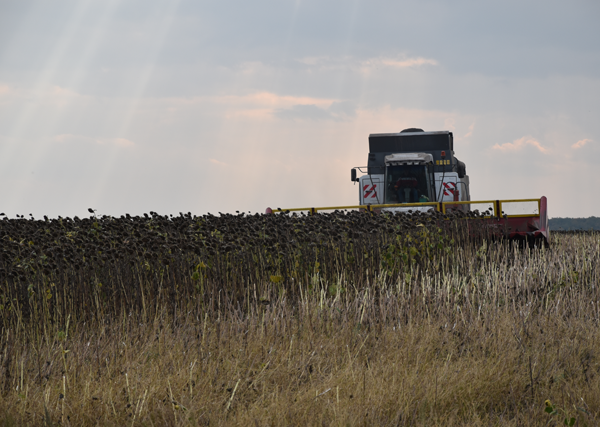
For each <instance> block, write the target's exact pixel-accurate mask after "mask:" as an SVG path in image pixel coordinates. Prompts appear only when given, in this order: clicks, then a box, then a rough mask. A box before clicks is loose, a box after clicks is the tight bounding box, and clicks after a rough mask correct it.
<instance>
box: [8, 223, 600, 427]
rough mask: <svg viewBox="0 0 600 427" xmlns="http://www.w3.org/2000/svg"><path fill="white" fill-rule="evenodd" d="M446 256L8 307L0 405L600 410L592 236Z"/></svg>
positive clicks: (395, 412)
mask: <svg viewBox="0 0 600 427" xmlns="http://www.w3.org/2000/svg"><path fill="white" fill-rule="evenodd" d="M439 263H440V265H441V267H440V268H437V269H431V270H430V269H428V270H427V271H424V272H421V271H419V270H418V268H417V267H416V266H415V267H414V268H413V270H412V271H410V272H405V273H400V274H399V275H398V276H397V277H395V278H394V280H389V279H390V278H389V277H385V278H383V277H379V278H378V277H374V278H371V285H370V286H367V287H363V288H361V289H355V288H353V287H352V286H347V284H346V283H345V282H344V278H343V277H340V278H339V280H338V282H337V283H334V284H332V283H322V282H320V281H319V280H318V276H313V277H312V278H310V283H302V284H300V283H299V284H298V288H299V289H303V291H302V292H300V296H299V297H298V298H296V297H295V298H290V297H289V296H288V294H286V292H281V288H280V287H278V286H277V284H270V285H266V284H263V286H264V287H261V288H260V289H263V290H262V291H261V295H256V296H255V298H253V299H251V298H248V299H247V301H248V305H247V306H246V307H240V306H239V305H237V306H236V305H234V304H229V305H225V303H223V306H218V307H217V309H216V310H213V311H207V310H206V309H204V308H203V306H202V305H199V304H195V303H194V301H180V302H179V306H178V307H173V306H172V305H170V304H167V303H164V304H163V303H161V300H160V299H154V300H150V301H148V302H147V304H146V306H145V308H144V310H136V311H133V312H121V314H120V315H119V316H118V317H116V318H109V317H102V316H101V315H97V316H95V317H94V319H92V320H89V321H86V322H85V323H83V322H79V321H77V322H76V321H70V320H67V321H65V322H53V321H48V322H41V323H40V322H38V323H33V322H32V321H28V320H23V321H22V322H20V323H17V324H13V323H11V324H10V325H8V326H6V324H5V327H4V328H3V330H2V337H1V338H0V393H2V399H1V400H0V414H3V415H0V421H2V422H3V423H4V425H24V424H33V425H44V424H46V425H50V424H52V425H126V424H129V425H548V424H550V425H552V423H555V425H559V424H560V425H562V423H563V419H564V418H565V417H568V418H571V417H575V418H576V425H596V424H597V419H598V418H599V417H600V357H599V356H600V354H599V352H600V350H599V349H600V329H599V328H598V321H599V317H600V313H599V309H598V302H599V301H600V298H598V297H599V292H598V285H599V284H600V280H599V279H600V272H599V271H600V270H599V269H598V268H597V267H596V266H597V265H598V263H600V236H599V235H598V234H584V235H560V236H556V235H555V236H554V237H553V246H552V248H551V249H550V250H544V249H542V250H537V251H531V252H530V251H520V250H518V249H517V248H514V247H510V246H509V245H506V244H495V245H491V246H490V247H489V248H486V247H472V248H471V247H465V248H463V249H459V250H457V251H456V252H453V253H452V254H450V255H448V256H447V257H445V258H441V259H440V260H439ZM309 285H310V291H309V290H308V289H309ZM253 292H255V288H254V287H250V288H249V289H248V293H249V294H250V293H253ZM249 301H254V303H250V302H249ZM144 313H145V314H144ZM66 318H67V319H69V317H68V315H67V317H66ZM547 399H549V400H550V401H551V402H552V404H554V406H555V408H556V409H557V410H558V413H557V414H556V415H549V414H547V413H545V412H544V408H545V405H544V401H545V400H547Z"/></svg>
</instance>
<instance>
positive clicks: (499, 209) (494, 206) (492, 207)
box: [267, 199, 541, 218]
mask: <svg viewBox="0 0 600 427" xmlns="http://www.w3.org/2000/svg"><path fill="white" fill-rule="evenodd" d="M533 202H535V203H536V205H537V209H535V210H534V211H533V212H530V213H518V214H510V213H505V212H504V211H503V207H507V206H509V205H510V204H511V203H512V204H515V203H518V204H520V205H523V204H531V203H533ZM459 205H470V206H469V207H468V210H470V211H473V210H475V209H473V205H487V206H488V207H487V209H485V210H480V212H483V213H485V212H489V213H490V214H491V215H486V216H485V217H488V218H491V217H496V218H528V217H539V216H540V212H541V199H511V200H469V201H464V202H463V201H461V202H459V201H451V202H427V203H394V204H376V205H370V204H368V205H353V206H327V207H318V208H316V207H311V208H293V209H281V208H277V209H271V208H267V213H275V212H307V213H308V214H309V215H314V214H316V213H318V212H321V211H336V210H338V211H339V210H352V209H357V210H365V211H367V212H373V211H377V210H381V209H383V208H396V207H398V208H409V209H410V208H418V207H431V208H433V209H434V210H436V211H438V212H442V213H444V214H445V213H446V212H447V211H450V210H452V209H458V206H459ZM507 209H508V208H507ZM478 210H479V209H478Z"/></svg>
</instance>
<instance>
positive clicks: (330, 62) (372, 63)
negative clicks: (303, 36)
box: [296, 56, 439, 72]
mask: <svg viewBox="0 0 600 427" xmlns="http://www.w3.org/2000/svg"><path fill="white" fill-rule="evenodd" d="M296 61H297V62H299V63H301V64H304V65H307V66H309V67H313V68H314V67H316V68H320V69H352V68H354V69H360V70H361V71H363V72H365V71H370V70H373V69H377V68H397V69H402V68H419V67H422V66H424V65H433V66H437V65H439V63H438V61H436V60H435V59H430V58H423V57H416V58H409V57H407V56H401V57H400V58H389V57H385V56H377V57H372V58H367V59H363V60H360V59H358V58H355V57H352V56H339V57H330V56H316V57H305V58H300V59H297V60H296Z"/></svg>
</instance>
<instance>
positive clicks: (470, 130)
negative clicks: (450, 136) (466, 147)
mask: <svg viewBox="0 0 600 427" xmlns="http://www.w3.org/2000/svg"><path fill="white" fill-rule="evenodd" d="M473 129H475V123H471V126H469V132H467V133H466V134H465V136H463V138H468V137H470V136H471V135H473Z"/></svg>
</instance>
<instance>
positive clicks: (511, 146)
mask: <svg viewBox="0 0 600 427" xmlns="http://www.w3.org/2000/svg"><path fill="white" fill-rule="evenodd" d="M527 145H531V146H533V147H535V148H537V149H538V150H539V151H540V152H542V153H547V152H548V149H547V148H545V147H544V146H542V144H540V142H539V141H538V140H536V139H535V138H532V137H530V136H524V137H523V138H519V139H516V140H514V141H513V142H506V143H504V144H496V145H494V146H493V147H492V150H500V151H521V150H523V149H524V148H525V147H526V146H527Z"/></svg>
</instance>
